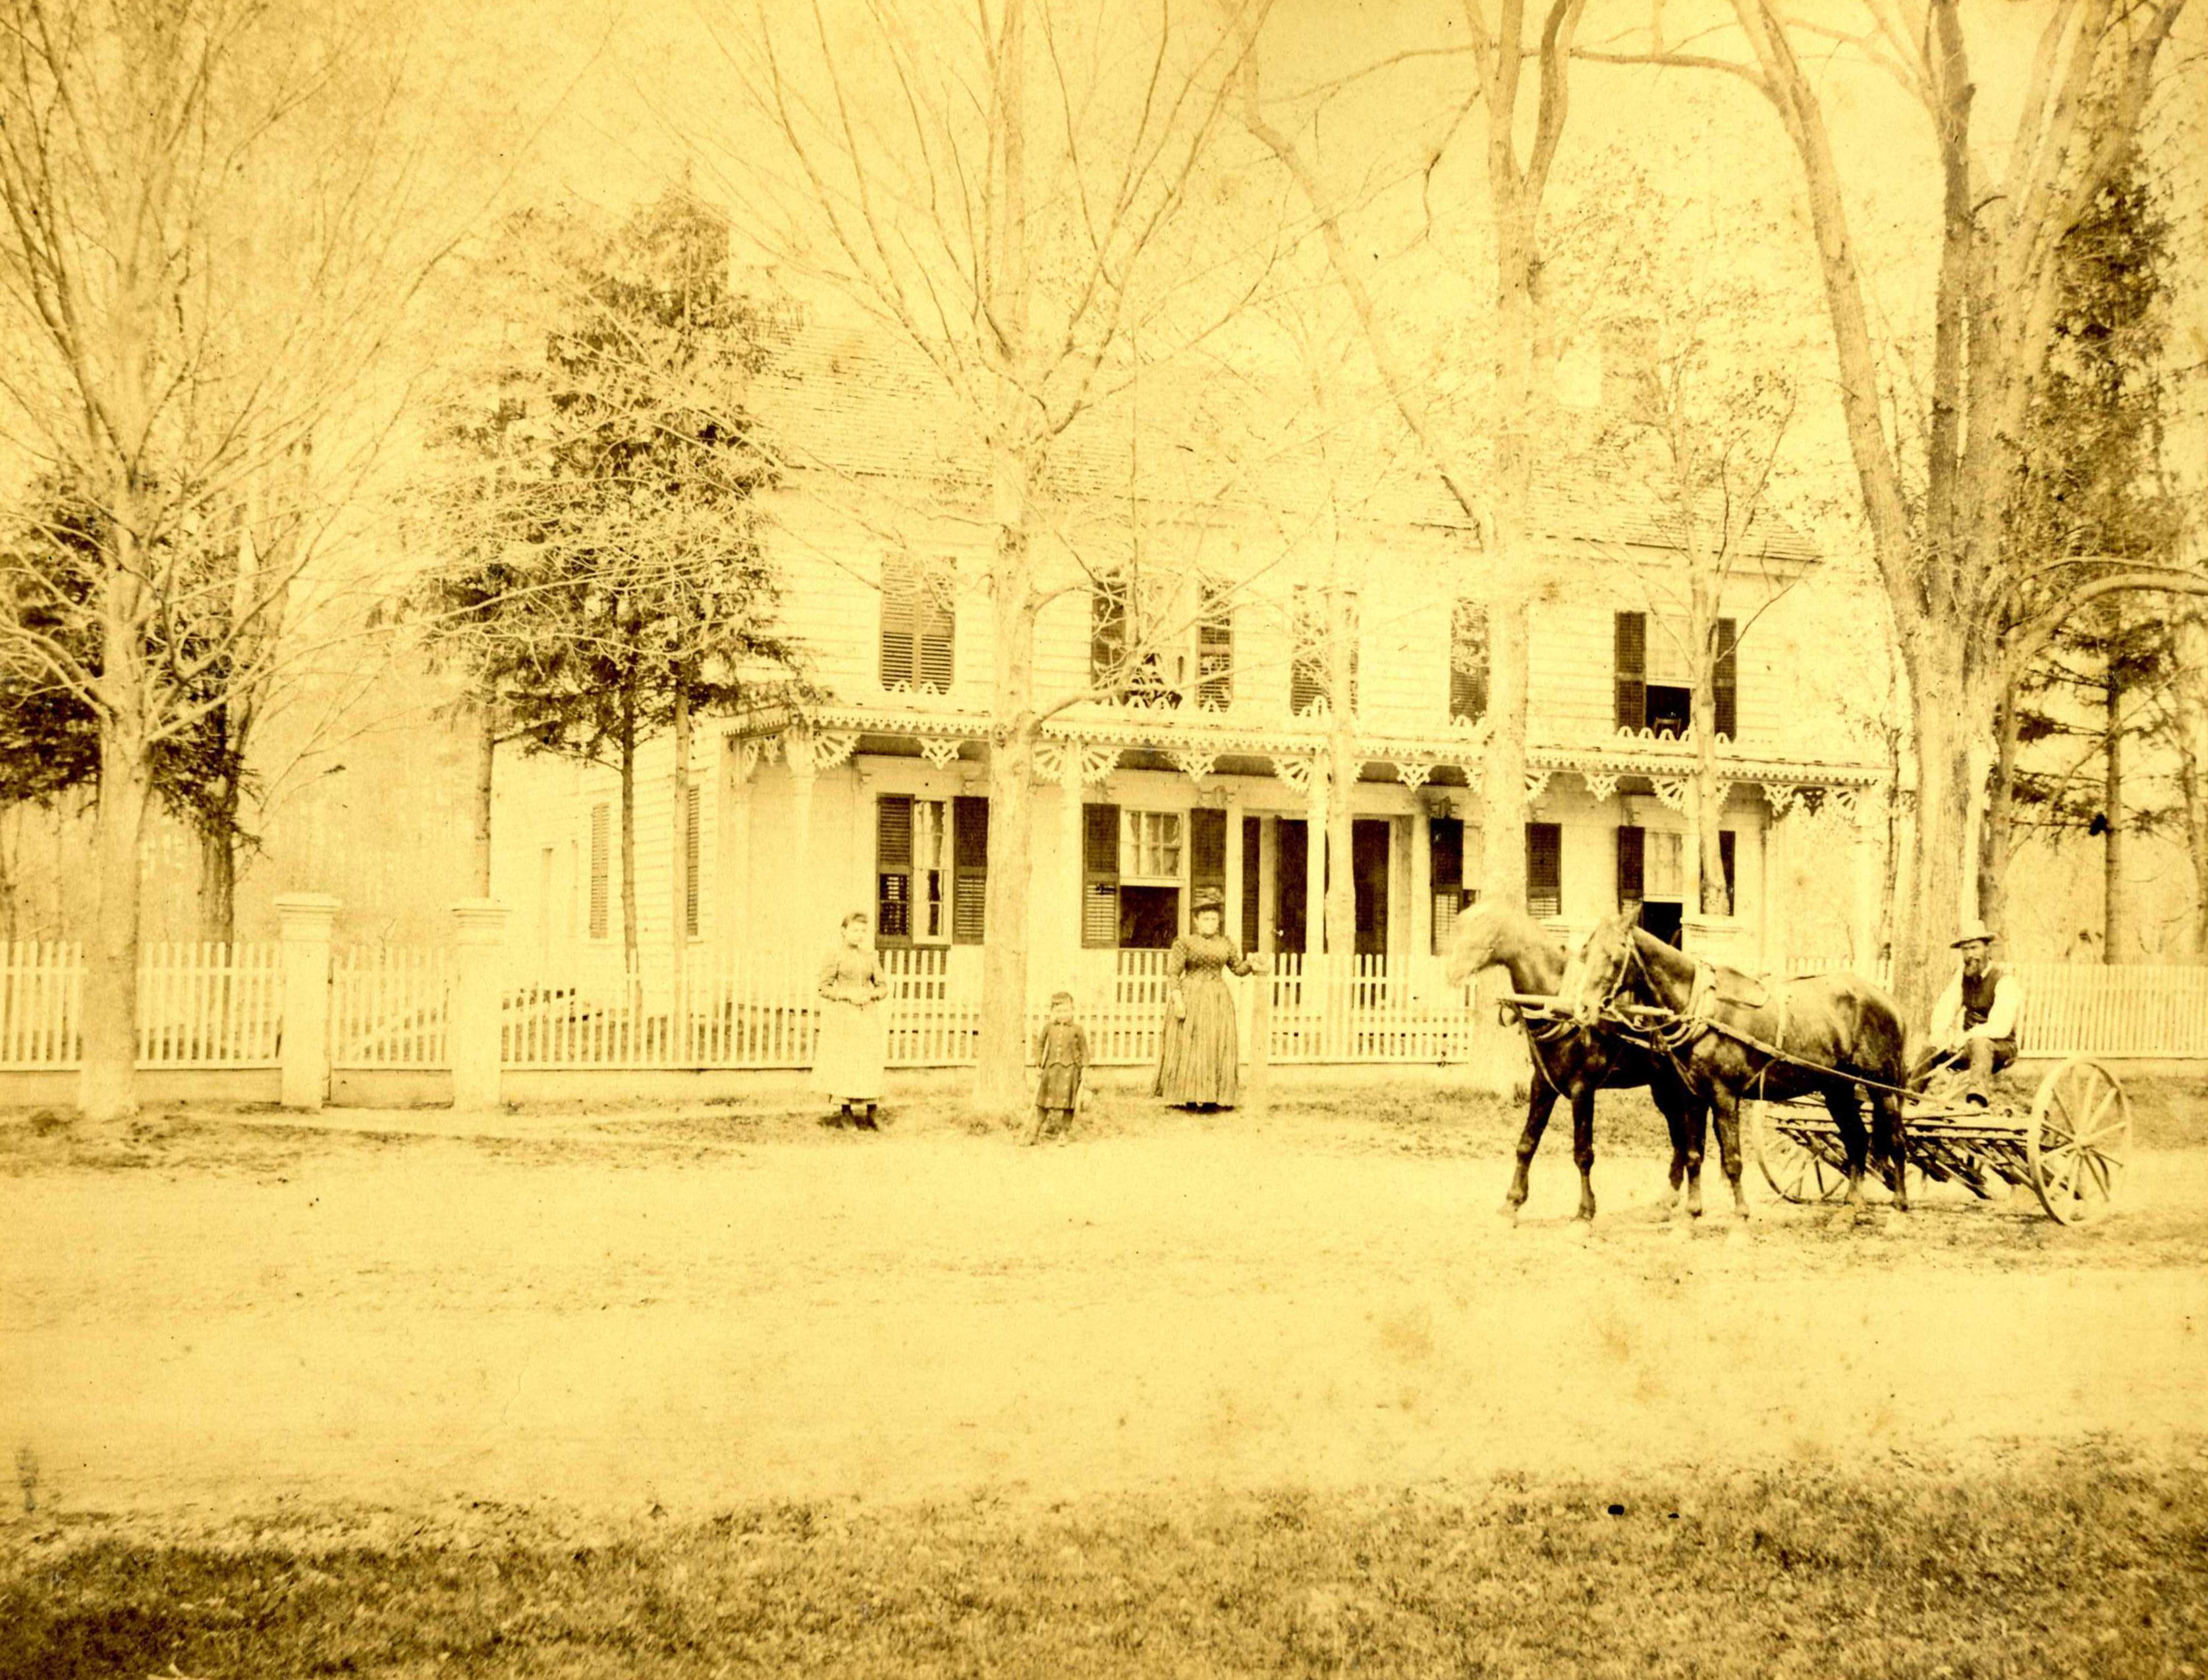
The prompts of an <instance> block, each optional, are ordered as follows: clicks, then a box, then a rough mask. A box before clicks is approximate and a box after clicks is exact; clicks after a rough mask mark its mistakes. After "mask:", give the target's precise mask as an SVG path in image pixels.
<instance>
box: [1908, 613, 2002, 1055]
mask: <svg viewBox="0 0 2208 1680" xmlns="http://www.w3.org/2000/svg"><path fill="white" fill-rule="evenodd" d="M1956 640H1957V639H1956V638H1955V637H1954V636H1953V634H1951V633H1949V632H1948V631H1947V628H1946V627H1943V626H1939V625H1928V626H1923V627H1919V628H1918V630H1917V633H1915V634H1913V635H1912V634H1910V633H1904V636H1903V641H1902V647H1903V651H1904V654H1905V657H1906V658H1907V661H1908V665H1909V678H1910V692H1911V695H1912V696H1913V697H1914V704H1913V705H1912V707H1911V711H1913V713H1914V714H1915V715H1914V717H1913V720H1912V722H1913V725H1914V728H1913V735H1914V739H1915V741H1916V746H1917V845H1916V854H1917V867H1916V870H1915V873H1914V877H1913V879H1912V881H1911V891H1910V893H1909V895H1908V897H1907V900H1906V902H1905V906H1904V914H1903V915H1902V916H1901V918H1900V921H1901V925H1900V927H1899V928H1898V929H1897V931H1896V937H1895V945H1894V952H1893V980H1894V991H1895V993H1897V994H1898V996H1899V999H1900V1001H1901V1005H1902V1008H1903V1011H1904V1016H1905V1018H1906V1019H1908V1020H1910V1021H1911V1022H1922V1021H1923V1020H1924V1019H1925V1018H1926V1017H1928V1016H1929V1014H1930V1013H1931V1008H1932V1001H1933V999H1935V997H1937V996H1938V994H1939V991H1940V988H1941V986H1943V985H1944V984H1946V981H1947V949H1948V945H1949V944H1950V942H1951V941H1952V940H1953V939H1954V937H1955V927H1956V924H1957V922H1958V921H1959V918H1960V916H1961V915H1962V913H1963V904H1962V893H1963V873H1964V872H1963V847H1964V845H1965V843H1966V836H1967V834H1968V832H1969V828H1970V805H1971V798H1972V797H1973V795H1974V793H1975V789H1973V788H1972V787H1971V739H1970V737H1971V727H1970V725H1971V719H1974V718H1979V717H1990V716H1991V715H1992V711H1993V699H1992V697H1991V695H1990V694H1989V693H1988V692H1987V691H1988V690H1989V688H1990V687H1991V681H1990V679H1989V676H1988V675H1987V674H1985V673H1984V672H1983V671H1978V670H1973V669H1970V666H1969V664H1968V663H1967V656H1966V653H1965V650H1964V649H1962V648H1960V647H1958V646H1957V645H1955V643H1956Z"/></svg>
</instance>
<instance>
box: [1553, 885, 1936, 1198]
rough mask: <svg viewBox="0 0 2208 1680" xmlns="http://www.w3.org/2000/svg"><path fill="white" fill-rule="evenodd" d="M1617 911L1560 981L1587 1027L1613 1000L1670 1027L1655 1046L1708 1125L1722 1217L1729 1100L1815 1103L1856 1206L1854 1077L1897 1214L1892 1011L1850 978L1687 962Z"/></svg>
mask: <svg viewBox="0 0 2208 1680" xmlns="http://www.w3.org/2000/svg"><path fill="white" fill-rule="evenodd" d="M1639 921H1640V907H1639V906H1638V905H1630V904H1629V905H1628V906H1627V907H1626V908H1625V909H1623V910H1621V911H1619V912H1618V913H1617V915H1614V916H1611V917H1610V918H1609V919H1608V920H1607V921H1603V922H1601V923H1599V924H1598V925H1597V927H1595V930H1594V932H1593V933H1590V934H1589V935H1587V943H1586V944H1585V945H1582V946H1581V948H1580V952H1579V955H1578V956H1577V957H1574V958H1573V959H1572V963H1571V966H1570V969H1569V971H1568V972H1567V973H1566V975H1565V976H1564V979H1563V982H1562V986H1563V992H1564V993H1566V995H1567V997H1568V999H1569V1005H1570V1007H1571V1009H1572V1011H1573V1017H1574V1019H1575V1020H1576V1021H1577V1022H1578V1023H1579V1024H1580V1025H1581V1027H1583V1028H1586V1029H1591V1030H1592V1029H1594V1028H1595V1027H1596V1025H1597V1023H1599V1022H1601V1021H1602V1020H1603V1019H1604V1018H1605V1015H1610V1018H1611V1019H1612V1020H1615V1019H1616V1017H1615V1016H1614V1015H1611V1014H1610V1012H1611V1011H1612V1010H1613V1009H1614V1007H1615V1005H1617V1004H1618V1003H1620V1002H1632V1003H1638V1004H1642V1005H1653V1006H1654V1007H1656V1008H1659V1009H1662V1010H1665V1011H1669V1012H1670V1014H1671V1016H1672V1017H1675V1018H1676V1019H1677V1022H1678V1023H1679V1024H1678V1029H1677V1035H1676V1036H1670V1035H1667V1037H1666V1041H1665V1042H1666V1043H1667V1045H1668V1049H1667V1050H1664V1051H1659V1054H1664V1055H1665V1058H1666V1059H1667V1060H1670V1061H1671V1063H1672V1065H1674V1067H1675V1068H1676V1069H1677V1072H1678V1074H1679V1076H1680V1077H1681V1078H1683V1080H1684V1082H1685V1083H1686V1086H1687V1089H1688V1090H1689V1092H1690V1093H1691V1094H1692V1095H1693V1096H1694V1097H1695V1099H1696V1100H1697V1101H1698V1102H1699V1103H1700V1104H1702V1105H1706V1106H1707V1108H1708V1109H1709V1110H1710V1112H1711V1113H1713V1114H1714V1115H1715V1117H1716V1120H1717V1129H1718V1148H1719V1152H1720V1153H1721V1154H1722V1155H1723V1156H1724V1158H1725V1177H1726V1178H1727V1179H1730V1180H1731V1184H1732V1197H1733V1211H1734V1212H1735V1213H1737V1214H1738V1215H1740V1216H1741V1217H1742V1218H1743V1219H1745V1218H1746V1217H1747V1216H1748V1201H1747V1198H1746V1197H1743V1195H1742V1194H1741V1188H1740V1173H1741V1157H1740V1104H1741V1101H1742V1100H1743V1097H1745V1098H1747V1099H1749V1100H1750V1101H1772V1102H1784V1101H1788V1100H1790V1099H1791V1098H1794V1097H1801V1096H1812V1095H1815V1096H1821V1097H1823V1098H1824V1100H1825V1107H1827V1109H1828V1110H1829V1111H1830V1112H1831V1113H1832V1116H1833V1119H1834V1120H1835V1121H1836V1122H1837V1123H1838V1124H1839V1129H1840V1143H1841V1145H1842V1147H1843V1148H1844V1149H1845V1150H1846V1152H1847V1163H1848V1205H1849V1206H1850V1207H1851V1208H1852V1209H1855V1210H1856V1211H1857V1214H1858V1215H1860V1214H1861V1213H1862V1212H1863V1208H1864V1203H1863V1168H1864V1165H1865V1161H1866V1157H1867V1148H1866V1146H1867V1143H1868V1141H1869V1140H1868V1139H1866V1137H1865V1136H1864V1132H1863V1113H1862V1109H1861V1107H1860V1106H1859V1104H1858V1102H1857V1097H1856V1087H1857V1081H1859V1080H1860V1081H1862V1082H1863V1083H1864V1086H1865V1089H1868V1091H1869V1094H1870V1100H1871V1107H1872V1109H1873V1110H1874V1112H1875V1113H1876V1115H1877V1117H1878V1137H1877V1145H1878V1153H1879V1156H1880V1159H1881V1161H1883V1162H1884V1163H1885V1167H1886V1177H1887V1184H1888V1185H1890V1186H1891V1187H1892V1189H1893V1204H1894V1206H1895V1207H1896V1208H1898V1209H1901V1210H1902V1211H1903V1212H1906V1211H1908V1208H1909V1192H1908V1191H1907V1189H1906V1187H1905V1183H1904V1179H1903V1173H1902V1166H1903V1161H1902V1147H1903V1142H1904V1136H1903V1125H1902V1113H1901V1104H1900V1101H1899V1098H1898V1097H1897V1096H1896V1095H1894V1093H1895V1092H1897V1091H1899V1090H1900V1089H1903V1088H1904V1087H1905V1084H1906V1083H1907V1080H1908V1074H1909V1065H1908V1062H1907V1060H1906V1059H1905V1057H1904V1054H1903V1044H1904V1037H1905V1035H1904V1032H1903V1028H1902V1024H1901V1011H1899V1009H1898V1008H1897V1007H1896V1006H1895V1005H1894V1002H1893V999H1891V998H1889V997H1887V995H1886V993H1883V992H1881V991H1880V990H1879V988H1878V987H1875V986H1873V985H1872V984H1871V983H1870V982H1869V981H1866V980H1859V979H1857V977H1856V976H1855V975H1845V974H1842V975H1808V976H1804V977H1803V978H1801V979H1798V980H1773V981H1764V980H1756V979H1752V978H1751V977H1749V975H1744V974H1742V973H1741V972H1740V971H1739V970H1738V969H1728V968H1723V967H1719V966H1717V965H1715V964H1712V963H1703V962H1701V961H1698V960H1697V959H1696V958H1695V957H1692V956H1690V955H1689V954H1688V953H1687V952H1685V951H1680V950H1678V949H1677V948H1676V947H1674V946H1671V945H1666V944H1665V942H1664V941H1663V940H1661V939H1658V938H1656V937H1655V936H1654V935H1653V934H1652V933H1648V932H1647V931H1646V930H1645V929H1643V928H1641V927H1639V926H1638V925H1637V924H1638V922H1639Z"/></svg>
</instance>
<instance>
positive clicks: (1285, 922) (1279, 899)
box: [1273, 817, 1311, 952]
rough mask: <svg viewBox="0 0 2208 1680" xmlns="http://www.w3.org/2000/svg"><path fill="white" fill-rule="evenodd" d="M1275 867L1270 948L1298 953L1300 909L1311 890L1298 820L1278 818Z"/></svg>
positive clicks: (1301, 934) (1304, 832)
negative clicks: (1278, 835) (1276, 861)
mask: <svg viewBox="0 0 2208 1680" xmlns="http://www.w3.org/2000/svg"><path fill="white" fill-rule="evenodd" d="M1278 828H1279V832H1280V844H1279V849H1278V853H1277V856H1278V859H1279V861H1278V864H1277V866H1276V867H1275V870H1274V872H1273V906H1274V909H1273V949H1274V950H1275V951H1285V952H1300V951H1302V950H1303V948H1304V925H1305V918H1304V907H1305V902H1306V895H1307V894H1308V893H1309V891H1310V890H1311V866H1310V853H1309V851H1308V850H1307V849H1306V847H1307V836H1308V833H1309V831H1308V830H1307V829H1306V828H1305V826H1304V822H1303V819H1301V818H1300V817H1282V818H1281V819H1280V821H1279V824H1278Z"/></svg>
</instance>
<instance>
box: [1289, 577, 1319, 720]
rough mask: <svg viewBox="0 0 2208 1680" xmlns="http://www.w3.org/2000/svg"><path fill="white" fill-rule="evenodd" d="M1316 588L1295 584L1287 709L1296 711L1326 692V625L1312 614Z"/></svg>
mask: <svg viewBox="0 0 2208 1680" xmlns="http://www.w3.org/2000/svg"><path fill="white" fill-rule="evenodd" d="M1316 593H1317V591H1313V590H1311V589H1310V588H1308V587H1306V586H1305V585H1302V584H1298V585H1296V587H1295V595H1294V597H1293V599H1294V606H1293V609H1292V611H1291V614H1290V618H1291V621H1292V623H1291V628H1292V631H1293V634H1294V637H1295V649H1294V651H1293V655H1292V656H1291V657H1290V658H1289V661H1288V710H1289V711H1290V712H1291V713H1293V712H1299V711H1304V710H1305V708H1307V707H1309V706H1310V705H1311V704H1312V703H1313V702H1315V701H1316V700H1317V699H1318V698H1319V697H1320V696H1321V695H1323V693H1326V627H1325V626H1324V625H1323V624H1322V623H1320V622H1319V621H1318V620H1317V617H1316V616H1315V615H1314V613H1313V609H1312V605H1311V603H1312V601H1313V599H1314V597H1315V596H1316Z"/></svg>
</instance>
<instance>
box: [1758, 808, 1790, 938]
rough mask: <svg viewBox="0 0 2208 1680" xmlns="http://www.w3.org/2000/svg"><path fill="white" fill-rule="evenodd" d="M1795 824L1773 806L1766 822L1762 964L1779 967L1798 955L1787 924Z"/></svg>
mask: <svg viewBox="0 0 2208 1680" xmlns="http://www.w3.org/2000/svg"><path fill="white" fill-rule="evenodd" d="M1792 836H1793V825H1792V824H1791V823H1789V822H1788V821H1787V820H1786V818H1785V814H1784V813H1781V812H1779V811H1778V810H1775V809H1774V810H1773V811H1772V813H1771V814H1770V817H1769V819H1767V821H1766V822H1765V824H1764V826H1763V893H1762V897H1763V906H1762V909H1763V915H1762V916H1761V929H1762V940H1763V965H1764V967H1765V968H1767V969H1779V968H1781V967H1783V966H1784V965H1785V962H1786V960H1787V958H1789V957H1792V956H1794V955H1795V952H1794V951H1793V950H1792V949H1791V946H1792V944H1793V936H1792V933H1791V928H1790V927H1789V925H1788V923H1789V915H1790V912H1791V909H1792V906H1791V903H1789V900H1790V899H1791V897H1792V895H1793V891H1794V861H1793V847H1792Z"/></svg>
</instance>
